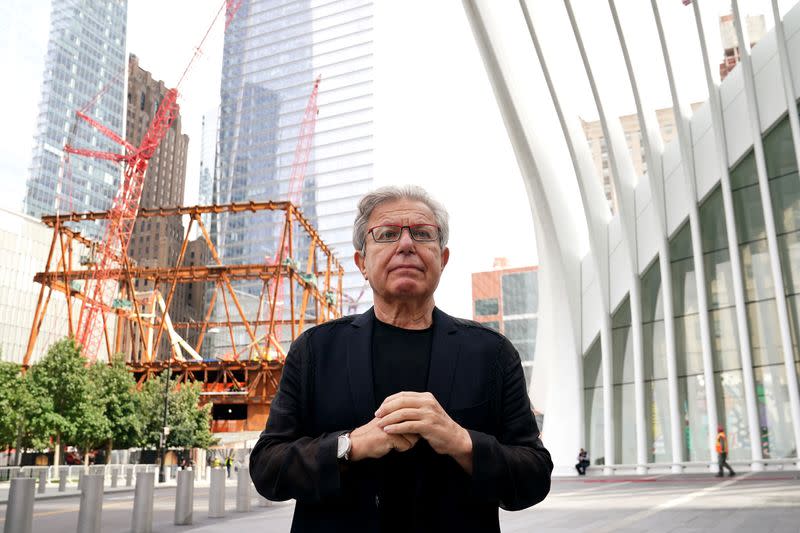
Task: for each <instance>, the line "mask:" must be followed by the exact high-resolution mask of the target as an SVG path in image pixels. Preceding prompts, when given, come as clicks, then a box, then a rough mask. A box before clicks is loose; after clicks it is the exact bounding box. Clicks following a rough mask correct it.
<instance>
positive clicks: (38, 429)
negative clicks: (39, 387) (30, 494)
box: [0, 361, 52, 462]
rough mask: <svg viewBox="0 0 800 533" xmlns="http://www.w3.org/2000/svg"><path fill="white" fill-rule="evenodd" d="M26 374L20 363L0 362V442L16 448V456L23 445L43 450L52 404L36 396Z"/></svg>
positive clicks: (45, 443) (5, 447) (6, 447)
mask: <svg viewBox="0 0 800 533" xmlns="http://www.w3.org/2000/svg"><path fill="white" fill-rule="evenodd" d="M29 376H30V375H29V374H28V375H24V374H22V366H21V365H18V364H16V363H11V362H7V361H3V362H0V446H2V448H4V449H6V450H7V449H9V448H12V447H13V448H16V453H17V459H19V457H20V455H19V454H20V451H21V449H22V448H23V447H30V448H34V449H37V450H42V449H44V448H46V447H47V446H48V444H49V439H48V437H47V430H46V426H47V425H48V424H49V423H50V413H51V411H52V405H51V403H50V402H49V401H47V400H43V401H39V400H38V399H37V397H38V396H39V395H38V394H37V393H36V391H35V390H34V386H33V384H32V383H31V380H30V377H29ZM15 462H18V461H15Z"/></svg>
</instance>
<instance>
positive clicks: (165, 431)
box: [158, 359, 172, 483]
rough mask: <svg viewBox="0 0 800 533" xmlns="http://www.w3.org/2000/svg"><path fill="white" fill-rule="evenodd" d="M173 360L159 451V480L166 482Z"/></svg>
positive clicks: (169, 368)
mask: <svg viewBox="0 0 800 533" xmlns="http://www.w3.org/2000/svg"><path fill="white" fill-rule="evenodd" d="M171 362H172V361H171V360H169V359H168V360H167V379H166V382H165V384H164V425H163V426H162V428H161V452H160V453H159V455H160V457H161V468H159V470H158V482H159V483H164V482H165V481H166V471H167V465H165V464H164V460H165V459H166V455H167V435H169V426H167V414H168V412H169V380H170V371H171V370H172V365H171V364H170V363H171Z"/></svg>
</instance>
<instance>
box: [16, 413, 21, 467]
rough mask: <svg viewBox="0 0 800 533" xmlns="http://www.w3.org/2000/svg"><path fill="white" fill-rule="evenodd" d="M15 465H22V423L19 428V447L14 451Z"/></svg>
mask: <svg viewBox="0 0 800 533" xmlns="http://www.w3.org/2000/svg"><path fill="white" fill-rule="evenodd" d="M14 464H15V465H16V466H19V465H20V464H22V423H20V425H19V426H17V446H16V448H15V449H14Z"/></svg>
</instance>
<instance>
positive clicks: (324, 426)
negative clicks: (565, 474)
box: [250, 309, 553, 532]
mask: <svg viewBox="0 0 800 533" xmlns="http://www.w3.org/2000/svg"><path fill="white" fill-rule="evenodd" d="M374 320H375V314H374V311H373V310H371V309H370V310H369V311H367V312H366V313H364V314H362V315H355V316H348V317H344V318H341V319H338V320H334V321H331V322H327V323H325V324H322V325H320V326H317V327H314V328H312V329H310V330H308V331H306V332H305V333H303V334H302V335H300V336H299V337H298V338H297V339H296V340H295V342H294V343H293V344H292V347H291V349H290V350H289V354H288V356H287V358H286V366H285V367H284V369H283V377H282V378H281V383H280V387H279V389H278V393H277V394H276V396H275V398H274V400H273V401H272V405H271V408H270V416H269V420H268V421H267V426H266V429H265V430H264V432H263V433H261V436H260V438H259V439H258V442H257V443H256V445H255V447H254V448H253V451H252V454H251V455H250V475H251V476H252V478H253V483H254V484H255V486H256V489H257V490H258V492H259V493H261V494H262V495H263V496H264V497H266V498H268V499H270V500H277V501H283V500H288V499H291V498H295V499H296V500H297V504H296V507H295V513H294V521H293V524H292V531H293V532H316V531H326V532H328V531H347V532H353V531H376V532H377V531H380V525H379V513H380V479H379V476H380V469H379V468H377V461H375V460H370V459H367V460H363V461H359V462H355V463H342V464H340V462H339V461H338V460H337V459H336V444H337V438H338V436H339V435H340V434H341V433H343V432H346V431H349V430H352V429H354V428H356V427H358V426H361V425H363V424H366V423H367V422H369V421H370V420H372V418H373V417H374V412H375V410H376V409H377V407H378V405H376V403H375V398H374V393H373V385H372V384H373V380H372V360H371V352H372V346H371V342H372V327H373V323H374ZM428 391H430V392H431V393H432V394H433V395H434V396H435V397H436V399H437V400H438V401H439V403H440V404H441V405H442V407H443V408H444V409H445V411H447V413H448V414H449V415H450V416H451V417H452V418H453V420H455V421H456V422H457V423H458V424H460V425H461V426H463V427H464V428H466V429H467V430H468V431H469V433H470V436H471V437H472V442H473V473H472V475H471V476H470V475H469V474H467V473H466V472H465V471H464V470H463V469H462V468H461V467H460V466H458V464H457V463H456V462H455V460H454V459H453V458H451V457H449V456H446V455H438V454H436V453H435V452H433V450H432V449H431V448H430V447H429V446H428V445H427V443H425V442H424V441H420V442H419V443H417V446H423V447H424V446H427V450H428V451H429V453H421V454H420V457H422V458H423V459H422V460H420V464H418V465H417V469H416V479H417V484H416V485H417V491H416V493H415V494H414V500H415V502H416V504H415V507H416V508H417V511H416V512H414V513H409V516H407V517H406V520H407V524H403V527H402V529H403V530H405V531H460V532H468V531H476V532H477V531H480V532H485V531H499V530H500V528H499V523H498V507H503V508H504V509H507V510H519V509H524V508H526V507H530V506H531V505H534V504H536V503H538V502H540V501H542V500H543V499H544V497H545V496H547V493H548V492H549V490H550V473H551V471H552V469H553V463H552V462H551V460H550V454H549V453H548V452H547V450H546V449H545V448H544V446H543V445H542V443H541V441H540V440H539V430H538V428H537V427H536V422H535V420H534V418H533V413H532V412H531V407H530V401H529V400H528V395H527V390H526V384H525V377H524V374H523V371H522V365H521V364H520V359H519V355H518V354H517V351H516V350H515V349H514V347H513V346H512V345H511V343H510V342H509V341H508V340H507V339H506V338H505V337H503V336H502V335H500V334H499V333H496V332H495V331H493V330H490V329H488V328H485V327H483V326H481V325H479V324H477V323H476V322H471V321H467V320H461V319H457V318H454V317H451V316H449V315H447V314H445V313H443V312H442V311H440V310H439V309H435V310H434V314H433V344H432V349H431V362H430V371H429V377H428ZM412 515H413V516H412Z"/></svg>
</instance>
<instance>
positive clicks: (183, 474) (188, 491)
mask: <svg viewBox="0 0 800 533" xmlns="http://www.w3.org/2000/svg"><path fill="white" fill-rule="evenodd" d="M177 478H178V485H177V487H176V489H175V525H176V526H185V525H189V524H191V523H192V510H193V509H194V472H192V471H191V470H179V471H178V476H177Z"/></svg>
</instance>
